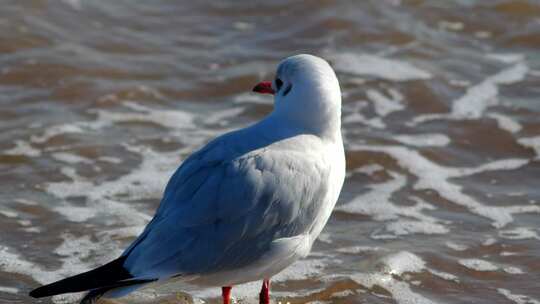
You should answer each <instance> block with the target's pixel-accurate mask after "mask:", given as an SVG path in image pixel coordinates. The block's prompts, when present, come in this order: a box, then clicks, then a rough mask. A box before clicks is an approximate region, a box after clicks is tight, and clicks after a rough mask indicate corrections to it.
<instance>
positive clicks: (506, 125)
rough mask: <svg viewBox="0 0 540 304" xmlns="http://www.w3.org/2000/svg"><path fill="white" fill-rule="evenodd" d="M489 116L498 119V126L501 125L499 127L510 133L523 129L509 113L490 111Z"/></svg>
mask: <svg viewBox="0 0 540 304" xmlns="http://www.w3.org/2000/svg"><path fill="white" fill-rule="evenodd" d="M487 116H488V117H491V118H493V119H495V121H497V126H499V128H500V129H502V130H505V131H508V132H510V133H517V132H519V131H521V128H522V126H521V125H520V124H519V123H518V122H516V121H515V120H513V119H512V118H510V117H509V116H507V115H503V114H500V113H489V114H488V115H487Z"/></svg>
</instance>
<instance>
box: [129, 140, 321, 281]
mask: <svg viewBox="0 0 540 304" xmlns="http://www.w3.org/2000/svg"><path fill="white" fill-rule="evenodd" d="M219 147H220V145H218V146H216V147H214V148H213V149H218V148H219ZM213 149H207V150H206V151H201V152H199V154H195V155H193V156H192V157H190V158H189V159H188V160H186V162H185V163H184V164H183V165H182V166H181V167H180V168H179V169H178V170H177V172H176V173H175V174H174V176H173V177H172V178H171V181H170V182H169V184H168V186H167V188H166V191H165V194H164V197H163V200H162V202H161V205H160V207H159V209H158V212H157V214H156V216H155V217H154V219H153V220H152V222H151V223H150V224H149V225H148V227H147V228H146V229H145V231H144V232H143V234H142V235H141V236H140V237H139V239H137V240H136V241H135V242H134V244H133V245H132V246H130V248H128V249H127V250H126V252H125V253H124V254H125V255H127V259H126V264H125V265H126V266H127V268H128V269H129V271H130V272H131V273H132V274H133V275H135V276H136V277H166V276H171V275H175V274H195V273H196V274H200V273H208V272H215V271H220V270H228V269H234V268H238V267H242V266H245V265H247V264H249V263H251V262H253V261H255V260H257V258H259V257H260V256H261V255H263V254H264V253H265V252H266V250H268V247H269V246H270V243H271V242H272V241H274V240H276V239H278V238H284V237H291V236H296V235H299V234H302V233H305V232H307V231H308V230H309V229H310V227H311V225H312V224H313V221H314V219H315V218H316V216H317V212H318V211H319V210H320V208H319V205H320V204H322V203H323V200H324V197H325V193H326V191H327V189H326V186H325V185H326V183H325V182H323V181H325V180H326V178H327V174H328V172H327V171H328V170H327V168H326V166H325V165H324V162H320V161H318V160H316V159H314V157H315V155H311V156H310V155H306V154H305V153H298V152H295V151H283V150H272V149H261V150H257V151H254V152H251V153H248V154H245V155H243V156H240V157H236V158H232V159H226V158H219V157H215V155H219V154H220V153H216V151H212V150H213ZM212 154H213V155H214V156H212ZM222 155H223V154H222Z"/></svg>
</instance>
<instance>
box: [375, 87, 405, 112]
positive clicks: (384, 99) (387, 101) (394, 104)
mask: <svg viewBox="0 0 540 304" xmlns="http://www.w3.org/2000/svg"><path fill="white" fill-rule="evenodd" d="M388 94H389V96H386V95H383V94H382V93H381V92H379V91H377V90H374V89H369V90H367V91H366V95H367V97H368V98H369V99H370V100H371V101H373V107H374V108H375V112H376V113H377V115H379V116H382V117H384V116H386V115H388V114H390V113H392V112H396V111H400V110H403V109H404V108H405V106H404V105H403V104H402V103H401V102H402V101H403V95H401V93H399V92H398V91H397V90H395V89H389V90H388Z"/></svg>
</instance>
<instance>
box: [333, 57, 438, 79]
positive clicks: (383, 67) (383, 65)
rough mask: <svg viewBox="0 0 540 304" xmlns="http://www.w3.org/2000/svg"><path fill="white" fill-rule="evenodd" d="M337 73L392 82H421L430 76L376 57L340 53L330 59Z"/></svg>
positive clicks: (401, 62) (394, 61)
mask: <svg viewBox="0 0 540 304" xmlns="http://www.w3.org/2000/svg"><path fill="white" fill-rule="evenodd" d="M331 60H332V62H333V63H334V68H335V69H336V70H338V71H341V72H345V73H350V74H354V75H361V76H373V77H377V78H382V79H387V80H392V81H408V80H422V79H429V78H431V74H430V73H428V72H426V71H424V70H421V69H419V68H417V67H415V66H413V65H412V64H410V63H408V62H404V61H400V60H395V59H389V58H384V57H380V56H377V55H368V54H354V53H342V54H337V55H335V56H333V57H332V58H331Z"/></svg>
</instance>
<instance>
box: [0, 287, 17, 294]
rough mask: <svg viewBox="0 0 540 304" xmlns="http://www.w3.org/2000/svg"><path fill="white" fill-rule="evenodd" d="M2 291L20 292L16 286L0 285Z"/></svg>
mask: <svg viewBox="0 0 540 304" xmlns="http://www.w3.org/2000/svg"><path fill="white" fill-rule="evenodd" d="M0 292H6V293H19V289H18V288H15V287H7V286H0Z"/></svg>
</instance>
